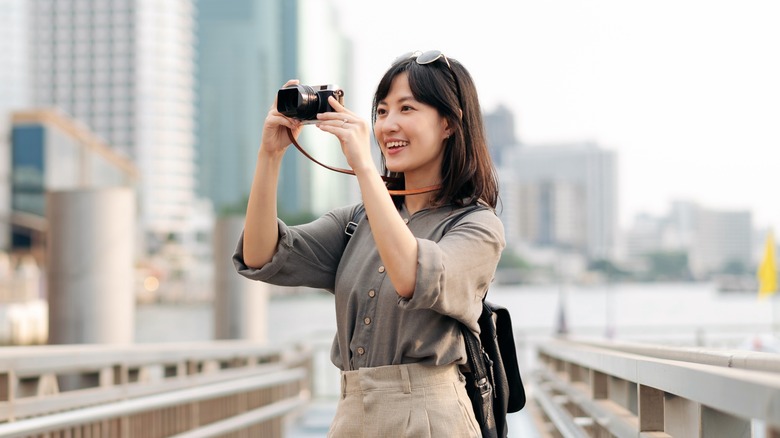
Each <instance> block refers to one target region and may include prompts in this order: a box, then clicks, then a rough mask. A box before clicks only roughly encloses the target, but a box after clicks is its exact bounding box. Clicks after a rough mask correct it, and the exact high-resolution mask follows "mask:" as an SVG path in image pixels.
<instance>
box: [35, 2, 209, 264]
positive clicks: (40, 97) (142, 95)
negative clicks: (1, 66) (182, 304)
mask: <svg viewBox="0 0 780 438" xmlns="http://www.w3.org/2000/svg"><path fill="white" fill-rule="evenodd" d="M31 6H32V15H31V20H32V33H31V36H32V51H33V57H32V72H33V75H32V78H33V99H34V104H35V105H38V106H54V107H58V108H60V109H61V110H64V111H65V112H66V113H68V114H70V115H71V116H73V117H74V118H76V119H78V120H80V121H81V122H83V123H84V124H86V125H87V126H88V127H90V128H91V130H93V131H94V132H96V133H97V134H98V135H99V136H100V137H102V138H103V139H104V140H105V141H106V142H107V143H108V144H109V145H111V147H113V148H114V149H115V150H116V151H118V152H119V153H122V154H124V155H126V156H128V157H130V158H131V159H132V160H133V162H134V163H135V164H136V166H137V167H138V169H139V170H140V172H141V178H140V200H139V212H140V215H141V224H142V227H143V229H144V230H145V235H146V238H147V239H148V241H147V247H148V248H149V249H152V250H154V249H155V248H157V247H158V246H159V244H161V243H162V242H163V241H165V240H169V239H170V238H171V237H172V236H173V237H174V239H175V240H176V241H184V242H187V241H189V240H190V239H193V238H195V235H196V233H197V232H198V230H197V229H196V228H197V227H198V226H197V225H194V224H193V222H194V221H193V217H196V216H199V212H198V211H197V209H198V207H196V206H197V202H196V199H195V173H196V169H195V150H194V142H195V137H194V134H195V132H194V131H195V125H194V123H195V93H194V86H195V83H194V80H195V77H194V75H195V72H194V69H195V58H194V55H195V53H194V48H195V47H194V46H195V12H196V11H195V7H194V4H193V0H166V1H163V2H158V1H154V0H91V1H84V0H31Z"/></svg>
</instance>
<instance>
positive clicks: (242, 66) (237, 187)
mask: <svg viewBox="0 0 780 438" xmlns="http://www.w3.org/2000/svg"><path fill="white" fill-rule="evenodd" d="M297 3H298V2H297V1H282V0H233V1H230V2H225V1H223V0H197V5H198V26H197V28H198V44H197V53H198V82H197V93H198V138H197V145H198V146H197V150H198V164H199V166H198V168H199V172H198V193H200V194H201V195H203V196H205V197H207V198H209V199H210V200H211V201H212V203H213V204H214V207H215V209H216V210H217V211H224V210H229V209H234V208H239V209H240V208H243V206H244V205H245V203H246V198H247V196H248V195H249V189H250V186H251V183H252V176H253V174H254V168H255V162H256V159H257V151H258V148H259V145H260V135H261V134H262V128H263V121H264V120H265V117H266V114H267V112H268V107H269V106H270V105H271V102H273V99H274V97H275V94H276V91H277V90H278V89H279V87H280V86H281V85H282V84H284V82H285V81H286V80H287V79H291V78H295V77H297V75H296V72H297V55H298V50H297V47H296V44H295V42H296V39H297V38H296V35H297V31H296V29H297V26H298V23H297V20H296V11H297ZM291 155H292V154H291ZM293 158H295V157H293ZM285 160H286V162H285V164H289V161H291V160H287V158H285ZM290 167H291V166H286V167H285V169H284V171H283V174H284V176H283V178H284V183H282V184H280V186H282V187H283V188H284V189H291V188H292V187H297V186H298V184H297V181H298V178H295V177H292V175H288V174H290V173H292V174H294V173H295V172H294V171H295V167H292V168H290ZM291 185H292V187H291ZM297 192H298V190H290V191H289V192H288V193H289V196H284V197H282V199H280V201H281V202H284V203H287V202H289V203H290V204H291V205H297V203H298V200H297V196H296V194H297ZM291 205H290V206H288V205H284V206H283V208H282V209H283V210H289V209H290V208H291Z"/></svg>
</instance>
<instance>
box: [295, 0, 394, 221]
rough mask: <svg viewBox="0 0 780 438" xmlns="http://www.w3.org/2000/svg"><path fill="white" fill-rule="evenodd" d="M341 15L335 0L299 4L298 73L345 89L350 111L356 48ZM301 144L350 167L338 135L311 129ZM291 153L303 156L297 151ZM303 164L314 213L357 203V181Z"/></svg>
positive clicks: (301, 0)
mask: <svg viewBox="0 0 780 438" xmlns="http://www.w3.org/2000/svg"><path fill="white" fill-rule="evenodd" d="M337 12H338V10H337V8H336V6H335V4H334V2H333V1H330V0H326V1H323V0H298V13H297V19H298V33H297V39H298V74H299V78H300V80H301V81H302V82H303V83H304V84H308V85H320V84H333V85H338V86H340V87H342V88H343V89H344V90H345V97H344V99H345V103H346V105H347V106H348V107H349V106H351V105H350V99H351V98H352V97H351V96H352V95H351V94H350V93H349V90H350V89H352V87H350V83H351V75H350V73H351V69H352V47H351V45H350V43H349V41H348V40H347V38H346V36H345V34H344V31H343V30H342V29H343V23H341V22H340V20H339V15H338V13H337ZM378 79H379V78H377V80H378ZM300 140H301V144H302V145H304V146H305V147H306V148H307V149H308V150H309V152H310V153H311V154H312V155H314V156H316V157H317V159H319V160H320V161H322V162H325V163H327V164H330V165H332V166H338V167H342V168H343V167H348V166H347V162H346V160H345V159H344V155H343V153H342V152H341V146H340V145H339V142H338V141H337V140H336V138H335V137H333V136H332V135H329V134H324V133H320V132H319V130H317V129H316V128H313V127H306V128H304V129H303V131H302V133H301V137H300ZM291 152H295V154H296V155H300V154H298V152H297V151H291ZM288 155H289V154H288ZM288 158H289V157H285V159H288ZM296 158H299V157H296ZM299 159H300V158H299ZM300 163H301V164H300V167H299V168H300V169H302V170H301V171H300V172H299V174H301V175H305V176H307V177H308V178H307V179H308V181H306V183H307V187H306V189H307V191H308V195H307V196H304V197H305V198H308V199H307V203H306V205H307V206H308V209H309V210H310V211H311V212H312V213H315V214H321V213H324V212H325V211H327V210H329V209H331V208H333V207H335V206H338V205H343V204H345V203H347V202H350V201H355V200H357V194H358V191H357V188H356V187H357V182H356V180H355V178H352V177H349V176H346V175H343V174H339V173H334V172H332V171H330V170H327V169H325V168H322V167H320V166H317V165H316V164H314V163H312V162H310V161H309V160H303V161H300Z"/></svg>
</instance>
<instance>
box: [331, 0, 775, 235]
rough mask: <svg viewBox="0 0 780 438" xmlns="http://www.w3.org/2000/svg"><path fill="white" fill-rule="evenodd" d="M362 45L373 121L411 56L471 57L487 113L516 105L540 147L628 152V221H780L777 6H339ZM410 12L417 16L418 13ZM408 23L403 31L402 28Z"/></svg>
mask: <svg viewBox="0 0 780 438" xmlns="http://www.w3.org/2000/svg"><path fill="white" fill-rule="evenodd" d="M336 4H337V5H338V6H339V7H340V11H341V12H340V16H339V19H340V23H341V25H342V26H343V27H344V29H345V31H346V32H347V34H348V35H349V36H350V37H351V38H352V39H353V41H354V43H355V62H354V64H355V65H356V66H359V68H356V70H355V74H354V78H355V81H354V83H355V87H356V88H355V89H354V90H347V93H348V95H350V99H349V100H348V103H349V104H350V105H352V109H353V110H355V111H356V112H358V113H359V114H360V115H362V116H365V117H367V116H368V114H369V110H370V102H371V94H372V92H373V88H374V87H375V85H376V82H377V81H378V80H379V77H380V76H381V74H382V73H383V72H384V70H385V69H386V68H387V66H388V65H389V64H390V62H392V60H393V59H394V57H395V56H398V54H400V53H404V52H407V51H409V50H414V49H421V50H427V49H433V48H436V49H440V50H442V51H443V52H444V53H445V54H447V55H448V56H451V57H453V58H456V59H458V60H460V61H463V63H464V65H465V66H466V67H467V68H468V69H469V70H470V72H471V73H472V75H473V76H474V80H475V82H476V83H477V86H478V88H479V90H480V96H481V99H482V104H483V110H484V111H493V110H494V109H495V108H496V107H497V106H498V105H500V104H504V105H506V106H507V107H508V108H509V109H510V110H511V111H512V112H513V113H514V114H515V117H516V126H517V128H516V129H517V132H516V134H517V137H518V138H519V139H520V141H521V142H524V143H530V144H534V145H542V144H546V143H553V144H554V143H561V142H572V141H573V142H577V141H593V142H597V143H598V144H601V145H603V146H604V147H605V148H607V149H612V150H614V151H616V152H617V153H618V156H619V161H620V164H619V168H620V174H619V186H620V190H619V194H618V199H619V202H618V205H619V209H620V213H619V216H620V225H621V228H624V229H625V228H626V227H628V226H629V225H630V223H631V221H632V220H633V217H634V216H635V215H636V214H638V213H641V212H648V213H652V214H663V213H665V212H666V211H668V209H669V208H670V205H671V204H672V202H674V201H675V200H690V201H694V202H698V203H701V204H704V205H707V206H709V207H711V208H716V209H734V210H739V209H748V210H751V211H752V212H753V214H754V225H755V226H756V227H757V228H764V227H767V226H772V227H774V228H775V229H780V203H777V202H776V201H775V198H776V196H774V192H773V190H772V188H771V186H772V184H771V183H768V182H770V181H771V177H772V176H773V175H774V174H775V173H776V171H775V170H774V169H775V167H776V166H777V164H776V163H777V160H778V158H779V157H780V154H779V153H778V151H777V150H778V146H780V130H778V129H776V127H775V126H776V125H777V124H778V120H780V105H778V104H777V102H780V81H779V80H777V78H778V77H780V59H778V58H777V57H774V56H773V55H772V54H773V53H775V52H776V50H773V49H774V48H776V46H777V45H778V44H780V28H778V27H777V26H775V24H774V21H775V18H776V17H778V16H780V5H778V4H774V3H770V2H744V3H737V2H718V3H713V2H706V1H703V0H686V1H684V2H673V1H668V0H665V1H660V2H653V3H651V4H637V3H633V2H631V3H627V2H620V1H617V0H598V1H594V2H575V1H570V0H557V1H554V2H533V1H530V0H528V1H520V2H515V3H513V6H512V7H511V8H508V7H507V4H506V3H502V2H499V1H497V0H487V1H485V2H480V4H479V5H478V6H477V5H473V4H471V3H469V2H465V1H451V2H443V1H431V2H425V3H420V2H412V1H410V0H400V1H399V2H396V3H394V5H393V6H382V7H381V8H380V7H377V6H376V4H375V3H369V2H359V1H355V0H336ZM410 11H414V12H413V13H411V12H410ZM401 29H403V30H401Z"/></svg>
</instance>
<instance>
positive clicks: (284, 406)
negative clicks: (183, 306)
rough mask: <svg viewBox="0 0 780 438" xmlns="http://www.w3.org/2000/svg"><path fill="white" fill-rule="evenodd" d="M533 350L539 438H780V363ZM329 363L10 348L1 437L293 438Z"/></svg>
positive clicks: (711, 355)
mask: <svg viewBox="0 0 780 438" xmlns="http://www.w3.org/2000/svg"><path fill="white" fill-rule="evenodd" d="M518 338H519V337H518ZM534 350H535V351H536V353H535V354H536V359H537V360H536V363H537V365H536V366H535V368H534V369H533V370H525V371H526V372H525V376H524V377H525V380H526V382H527V390H528V393H529V395H530V399H529V405H528V407H527V408H526V410H525V415H530V416H531V417H533V424H535V425H536V429H537V431H538V436H539V437H599V438H600V437H643V438H662V437H685V438H688V437H706V438H711V437H712V438H721V437H722V438H739V437H745V438H750V437H762V436H763V437H766V438H778V437H780V356H778V355H774V354H769V353H757V352H746V351H731V350H720V349H706V348H685V347H669V346H658V345H651V344H643V343H628V342H606V341H598V340H589V339H570V338H549V339H545V340H541V342H539V343H538V344H536V345H535V347H534ZM325 357H327V343H318V342H301V343H299V344H297V345H285V346H284V347H276V346H271V345H268V344H258V343H256V342H247V341H213V342H198V343H190V344H182V343H176V344H139V345H126V346H117V345H95V344H92V345H64V346H35V347H7V348H3V349H0V421H2V423H0V436H3V437H28V436H35V437H38V436H41V437H42V436H46V437H144V438H147V437H169V436H175V437H206V436H236V437H244V436H246V437H248V436H252V437H254V436H262V437H280V438H281V437H287V436H290V435H289V426H290V424H291V420H293V419H295V418H296V417H300V416H301V415H306V412H307V411H306V407H307V406H309V404H310V403H312V402H314V401H317V400H322V399H325V400H334V399H333V398H329V397H330V396H332V394H330V395H329V394H328V393H329V392H330V391H328V390H327V389H323V388H328V387H329V385H331V384H329V383H328V382H320V381H318V379H323V377H322V373H317V372H316V371H315V368H316V366H315V364H317V363H320V362H322V361H323V359H324V358H325ZM324 378H326V379H327V377H324ZM331 386H332V385H331ZM332 402H333V403H335V401H332ZM512 415H517V414H512ZM510 433H511V431H510Z"/></svg>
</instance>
